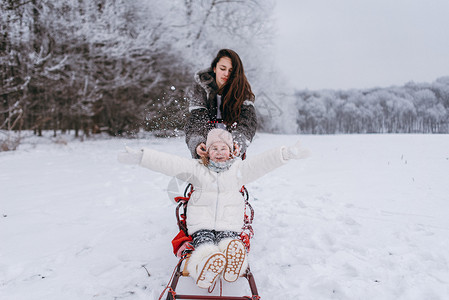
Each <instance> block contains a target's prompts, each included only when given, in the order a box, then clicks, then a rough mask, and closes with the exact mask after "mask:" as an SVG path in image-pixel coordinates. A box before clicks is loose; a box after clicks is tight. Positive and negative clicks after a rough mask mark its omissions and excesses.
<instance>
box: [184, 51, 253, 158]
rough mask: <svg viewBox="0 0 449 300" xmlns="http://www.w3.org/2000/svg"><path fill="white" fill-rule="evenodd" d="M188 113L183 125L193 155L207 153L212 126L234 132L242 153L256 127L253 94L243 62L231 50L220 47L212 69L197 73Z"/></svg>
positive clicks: (195, 156)
mask: <svg viewBox="0 0 449 300" xmlns="http://www.w3.org/2000/svg"><path fill="white" fill-rule="evenodd" d="M187 97H188V100H189V112H190V114H189V116H188V119H187V123H186V126H185V128H184V130H185V133H186V143H187V146H188V147H189V149H190V152H191V154H192V157H193V158H199V157H201V156H205V155H206V144H205V143H206V138H207V134H208V132H209V131H210V130H211V129H213V128H222V129H226V130H227V131H229V132H230V133H231V134H232V137H233V139H234V142H235V144H236V146H237V149H238V151H237V155H238V156H243V155H244V153H245V152H246V148H247V146H248V145H249V144H250V143H251V141H252V139H253V137H254V134H255V133H256V129H257V118H256V111H255V108H254V100H255V97H254V94H253V92H252V91H251V86H250V84H249V82H248V80H247V79H246V76H245V71H244V69H243V64H242V61H241V60H240V57H239V56H238V54H237V53H235V52H234V51H233V50H230V49H221V50H220V51H218V54H217V56H216V57H215V59H214V60H213V61H212V63H211V66H210V68H208V69H206V70H202V71H199V72H197V73H196V74H195V84H194V86H193V88H191V89H190V90H189V93H188V94H187Z"/></svg>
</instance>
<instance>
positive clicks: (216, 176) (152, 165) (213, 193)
mask: <svg viewBox="0 0 449 300" xmlns="http://www.w3.org/2000/svg"><path fill="white" fill-rule="evenodd" d="M285 162H286V160H284V159H283V157H282V147H280V148H276V149H273V150H269V151H267V152H264V153H262V154H259V155H256V156H253V157H251V158H248V159H246V160H243V161H242V160H241V159H239V158H237V159H236V160H235V162H234V163H233V164H232V165H231V167H230V168H229V170H227V171H223V172H220V173H217V172H214V171H212V170H210V169H209V168H208V167H206V166H204V165H203V164H202V163H201V161H200V160H197V159H190V158H184V157H180V156H176V155H172V154H167V153H163V152H159V151H155V150H152V149H147V148H145V149H144V152H143V157H142V161H141V163H140V164H141V166H143V167H146V168H148V169H151V170H153V171H156V172H160V173H163V174H166V175H168V176H174V177H177V178H179V179H180V180H183V181H186V182H190V183H192V184H193V186H194V192H193V193H192V195H191V197H190V200H189V202H188V204H187V229H188V233H189V234H193V233H194V232H196V231H198V230H200V229H209V230H216V231H225V230H231V231H236V232H241V231H242V227H243V218H244V210H245V200H244V198H243V196H242V194H241V193H240V188H241V187H242V185H245V184H247V183H249V182H252V181H254V180H256V179H257V178H259V177H261V176H263V175H265V174H266V173H268V172H270V171H272V170H274V169H275V168H277V167H279V166H281V165H283V164H284V163H285Z"/></svg>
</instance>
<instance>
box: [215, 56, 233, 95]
mask: <svg viewBox="0 0 449 300" xmlns="http://www.w3.org/2000/svg"><path fill="white" fill-rule="evenodd" d="M214 72H215V81H216V82H217V85H218V87H219V88H221V87H222V86H223V85H225V84H226V82H227V81H228V80H229V77H230V76H231V72H232V61H231V59H230V58H229V57H226V56H223V57H222V58H220V60H219V61H218V63H217V65H216V66H215V68H214Z"/></svg>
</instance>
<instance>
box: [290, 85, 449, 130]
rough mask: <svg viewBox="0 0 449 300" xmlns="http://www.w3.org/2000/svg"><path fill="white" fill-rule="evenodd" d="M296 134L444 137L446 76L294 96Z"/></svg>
mask: <svg viewBox="0 0 449 300" xmlns="http://www.w3.org/2000/svg"><path fill="white" fill-rule="evenodd" d="M294 102H295V107H296V108H297V118H296V123H297V126H298V127H297V128H298V131H299V132H302V133H311V134H335V133H449V77H442V78H439V79H437V80H436V81H435V82H433V83H419V84H418V83H413V82H410V83H407V84H405V85H404V86H402V87H389V88H374V89H367V90H346V91H337V90H321V91H309V90H302V91H297V92H296V93H295V95H294Z"/></svg>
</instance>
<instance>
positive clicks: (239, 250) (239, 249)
mask: <svg viewBox="0 0 449 300" xmlns="http://www.w3.org/2000/svg"><path fill="white" fill-rule="evenodd" d="M218 247H219V248H220V250H221V251H223V253H224V255H225V257H226V266H225V269H224V271H223V278H224V280H226V281H228V282H234V281H236V280H237V279H238V278H239V277H240V276H241V275H243V274H244V273H245V271H246V269H247V268H248V261H247V257H246V249H245V245H243V243H242V241H240V240H237V239H225V240H222V241H221V242H220V243H219V244H218Z"/></svg>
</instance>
